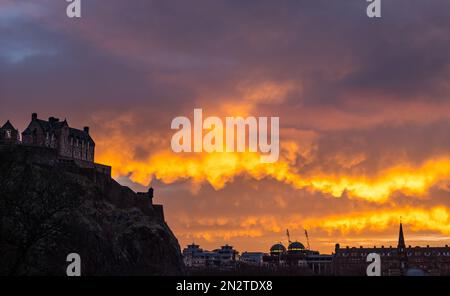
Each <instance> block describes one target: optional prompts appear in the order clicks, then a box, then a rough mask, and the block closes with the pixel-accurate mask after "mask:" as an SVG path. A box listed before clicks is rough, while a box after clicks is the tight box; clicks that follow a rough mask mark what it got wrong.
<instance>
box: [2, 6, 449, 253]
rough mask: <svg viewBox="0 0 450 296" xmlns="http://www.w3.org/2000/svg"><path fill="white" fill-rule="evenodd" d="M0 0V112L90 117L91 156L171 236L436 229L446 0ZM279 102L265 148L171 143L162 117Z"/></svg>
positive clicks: (252, 110)
mask: <svg viewBox="0 0 450 296" xmlns="http://www.w3.org/2000/svg"><path fill="white" fill-rule="evenodd" d="M83 4H84V7H83V9H84V13H83V18H82V19H80V20H73V19H69V18H67V17H66V14H65V8H66V5H67V2H65V1H50V0H36V1H20V0H19V1H12V0H0V38H1V40H2V42H1V46H0V121H1V122H0V124H3V123H4V122H6V120H8V119H9V120H11V122H12V123H13V124H14V125H15V126H16V128H19V130H20V131H23V129H24V128H25V127H26V125H27V124H28V123H29V120H30V117H31V113H32V112H37V113H38V114H39V117H40V118H44V119H46V118H48V117H50V116H55V117H59V118H60V119H64V118H67V120H68V122H69V124H70V125H71V126H74V127H77V128H82V127H83V126H90V127H91V130H90V133H91V135H92V137H93V138H94V140H95V142H96V161H97V162H100V163H107V164H109V165H111V166H112V167H113V177H114V178H115V179H116V180H118V181H119V182H120V183H121V184H123V185H127V186H130V187H131V188H133V189H134V190H137V191H143V190H146V189H147V188H148V187H149V185H150V184H151V185H152V186H153V187H154V188H155V202H157V203H162V204H163V205H164V208H165V215H166V220H167V222H168V224H169V226H170V227H171V229H172V230H173V231H174V233H175V235H176V236H177V238H178V240H179V242H180V245H181V246H182V247H184V246H185V245H187V244H190V243H192V242H193V241H195V242H196V243H197V244H200V245H201V246H202V247H203V248H205V249H214V248H217V247H219V246H220V245H223V244H230V245H233V246H234V247H235V248H236V249H238V250H239V251H268V249H269V248H270V246H271V245H272V244H274V243H276V242H280V241H282V242H283V243H285V244H286V240H287V239H286V235H285V234H286V229H289V231H290V234H291V240H299V241H301V242H303V243H305V244H306V240H305V237H304V229H305V228H306V229H308V233H309V235H310V242H311V248H312V249H317V250H320V251H321V252H325V253H330V252H331V251H332V250H333V249H334V245H335V244H336V243H340V244H341V245H342V246H345V245H349V246H359V245H363V246H373V245H377V246H381V245H385V246H389V245H393V246H395V245H396V239H397V230H398V223H399V220H400V217H402V221H403V223H404V228H405V229H404V230H405V239H406V244H407V245H413V246H415V245H422V246H425V245H432V246H442V245H445V244H449V243H450V133H449V130H450V79H449V78H450V55H449V53H450V34H449V32H450V19H449V18H448V11H449V10H450V2H448V3H447V2H446V1H440V0H429V1H421V0H396V1H383V17H382V18H381V19H377V20H373V19H368V18H367V16H366V14H365V8H366V7H367V2H366V1H361V0H346V1H327V0H315V1H313V0H304V1H302V0H292V1H290V0H283V1H273V0H258V1H256V0H249V1H238V0H219V1H208V0H199V1H196V2H195V5H194V4H192V3H190V2H189V1H181V0H180V1H178V0H177V1H175V0H167V1H156V0H155V1H143V0H142V1H141V0H136V1H125V0H110V1H108V5H105V3H104V1H84V2H83ZM194 108H202V109H203V112H204V113H205V116H219V117H222V118H224V117H226V116H257V117H260V116H267V117H271V116H276V117H280V141H281V146H280V149H281V150H280V157H279V161H278V162H276V163H274V164H261V163H260V162H259V161H255V159H257V158H258V155H257V154H252V153H244V154H236V153H218V154H206V153H199V154H174V153H173V152H172V151H171V147H170V140H171V136H172V134H173V131H172V130H171V129H170V123H171V121H172V119H173V118H175V117H177V116H191V115H192V110H193V109H194Z"/></svg>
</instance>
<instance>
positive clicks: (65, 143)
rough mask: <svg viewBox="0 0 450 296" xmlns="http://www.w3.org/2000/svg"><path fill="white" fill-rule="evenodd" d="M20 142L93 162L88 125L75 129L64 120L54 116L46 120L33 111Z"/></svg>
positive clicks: (92, 144)
mask: <svg viewBox="0 0 450 296" xmlns="http://www.w3.org/2000/svg"><path fill="white" fill-rule="evenodd" d="M22 143H23V144H25V145H32V146H41V147H48V148H53V149H56V150H57V152H58V155H59V156H60V157H62V158H67V159H74V160H83V161H88V162H94V153H95V142H94V140H92V138H91V136H90V135H89V127H84V129H83V130H79V129H75V128H72V127H70V126H69V124H68V123H67V121H66V120H64V121H60V120H59V119H58V118H55V117H50V118H49V119H48V121H46V120H42V119H38V116H37V114H36V113H33V114H32V115H31V122H30V124H29V125H28V127H27V128H26V129H25V130H24V131H23V133H22Z"/></svg>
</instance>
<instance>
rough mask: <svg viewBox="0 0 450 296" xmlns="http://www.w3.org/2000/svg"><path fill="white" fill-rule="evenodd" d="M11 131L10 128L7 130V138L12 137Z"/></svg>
mask: <svg viewBox="0 0 450 296" xmlns="http://www.w3.org/2000/svg"><path fill="white" fill-rule="evenodd" d="M11 137H12V136H11V131H10V130H6V138H7V139H11Z"/></svg>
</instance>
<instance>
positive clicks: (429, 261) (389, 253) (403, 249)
mask: <svg viewBox="0 0 450 296" xmlns="http://www.w3.org/2000/svg"><path fill="white" fill-rule="evenodd" d="M370 253H376V254H378V255H380V258H381V275H383V276H402V275H405V276H408V275H436V276H438V275H447V276H448V275H450V248H449V247H448V245H446V246H445V247H430V246H426V247H412V246H408V247H407V246H406V244H405V238H404V234H403V225H402V224H401V223H400V230H399V238H398V244H397V246H396V247H392V246H390V247H384V246H381V247H376V246H374V247H373V248H363V247H362V246H361V247H359V248H356V247H345V248H341V247H340V245H339V244H336V248H335V254H334V256H333V270H334V274H335V275H343V276H364V275H366V270H367V266H368V265H369V263H367V262H366V261H367V255H369V254H370Z"/></svg>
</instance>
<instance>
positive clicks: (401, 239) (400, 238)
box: [397, 221, 406, 249]
mask: <svg viewBox="0 0 450 296" xmlns="http://www.w3.org/2000/svg"><path fill="white" fill-rule="evenodd" d="M397 247H398V248H402V249H404V248H406V245H405V237H404V236H403V225H402V222H401V221H400V231H399V234H398V246H397Z"/></svg>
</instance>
